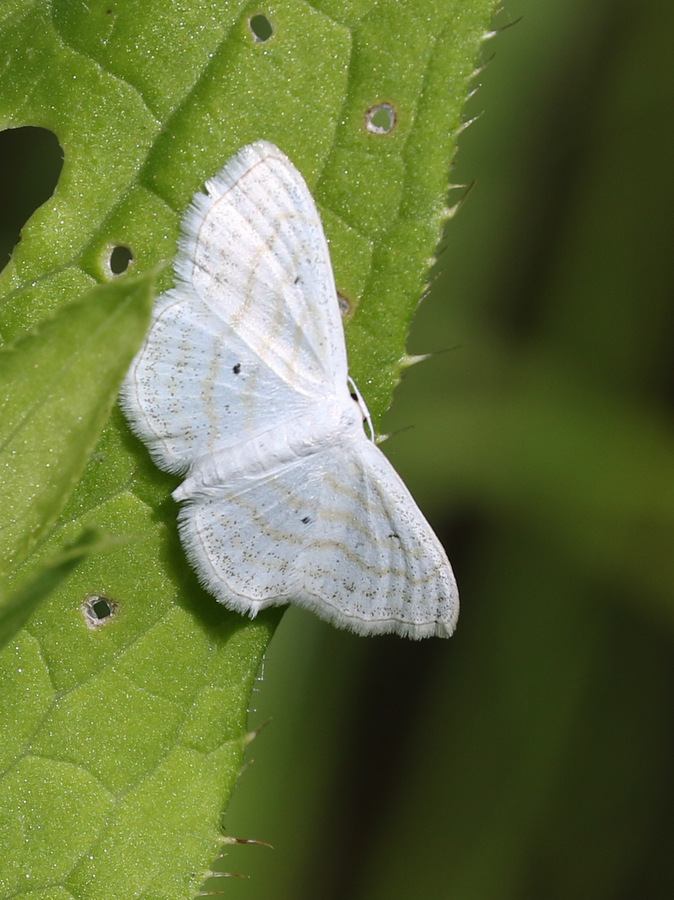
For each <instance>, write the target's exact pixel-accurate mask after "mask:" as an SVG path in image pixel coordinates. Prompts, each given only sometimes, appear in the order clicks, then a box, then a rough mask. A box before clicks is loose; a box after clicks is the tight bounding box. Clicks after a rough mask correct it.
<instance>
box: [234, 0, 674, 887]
mask: <svg viewBox="0 0 674 900" xmlns="http://www.w3.org/2000/svg"><path fill="white" fill-rule="evenodd" d="M520 17H521V19H520ZM515 20H518V21H515ZM508 22H513V23H514V24H513V27H511V28H509V29H507V30H506V31H505V32H504V33H502V34H501V35H499V36H498V37H497V38H496V39H495V41H493V42H492V43H491V45H490V50H492V51H494V58H493V59H492V61H491V62H490V64H489V66H488V67H487V69H486V70H485V72H484V73H483V75H482V78H481V81H482V82H483V86H482V88H481V89H480V91H479V92H478V94H477V95H476V97H475V98H474V99H473V100H472V101H471V106H470V108H469V114H474V115H476V114H478V113H479V112H481V111H484V112H483V114H482V116H481V118H480V119H479V121H478V122H476V123H475V124H473V125H472V127H471V128H470V129H469V130H468V131H467V132H466V133H465V134H464V135H463V136H462V138H461V141H460V154H459V163H458V165H457V167H456V168H455V170H454V172H453V180H454V181H457V182H464V183H470V182H472V181H473V180H475V182H476V183H475V185H474V186H473V190H472V191H471V193H470V196H469V197H468V198H467V200H466V202H465V204H464V205H463V207H462V208H461V210H460V213H459V215H458V216H457V217H456V218H455V219H454V220H453V221H451V222H450V223H449V224H448V227H447V230H446V235H445V242H444V244H445V246H444V252H443V253H442V254H441V256H440V262H439V265H438V267H437V275H438V277H437V280H436V281H435V283H434V285H433V289H432V291H431V295H430V296H429V297H428V298H427V299H426V300H425V301H424V303H423V304H422V307H421V309H420V311H419V313H418V314H417V318H416V320H415V324H414V327H413V331H412V336H411V342H410V346H409V349H410V352H413V353H425V352H432V351H447V352H441V353H439V354H438V355H436V356H433V357H432V358H431V359H429V360H428V361H426V362H424V363H423V364H421V365H419V366H416V367H415V368H414V369H412V370H411V371H410V372H409V373H408V375H407V376H406V378H405V380H404V381H403V383H402V385H401V386H400V387H399V388H398V390H397V391H396V395H395V401H394V406H393V409H392V411H391V413H390V414H389V415H388V416H387V418H386V419H385V421H384V429H385V430H387V431H389V432H396V431H397V430H398V429H403V428H407V427H408V426H410V425H411V426H413V427H412V428H410V429H409V430H407V431H404V432H402V433H399V434H394V436H393V437H392V438H391V440H390V441H389V442H388V443H387V445H386V450H387V452H388V454H389V455H390V457H391V458H392V459H393V461H394V462H395V463H396V465H397V466H398V468H399V470H400V471H401V472H402V473H403V475H404V476H405V478H406V480H407V482H408V484H409V485H410V487H411V489H412V491H413V493H415V495H416V497H417V498H418V499H419V501H420V503H421V506H422V508H423V509H424V510H425V511H427V512H428V513H429V514H430V516H431V518H432V520H433V521H434V523H435V525H436V527H437V528H438V530H439V531H440V532H441V533H442V535H443V538H444V540H445V543H446V545H447V547H448V550H449V553H450V557H451V558H452V561H453V563H454V565H455V569H456V572H457V577H458V580H459V587H460V591H461V599H462V613H461V618H460V621H459V626H458V630H457V632H456V634H455V635H454V637H453V638H452V639H451V641H449V642H447V643H442V644H441V643H439V642H436V643H434V644H433V645H430V646H422V647H417V646H409V645H407V644H403V643H402V642H396V641H395V640H388V639H386V640H381V641H377V642H363V641H359V640H357V639H354V638H351V637H349V636H348V635H342V634H338V633H333V632H330V631H328V630H327V629H323V628H322V627H321V626H320V624H318V623H314V622H312V621H310V620H309V617H306V616H303V615H302V614H301V613H298V612H295V611H291V612H290V613H289V614H288V615H286V617H285V618H284V621H283V622H282V624H281V626H280V628H279V630H278V631H277V633H276V636H275V639H274V642H273V643H272V645H271V647H270V650H269V658H268V661H267V666H266V672H265V680H264V683H263V684H262V685H261V687H260V693H259V694H258V700H257V705H258V708H259V713H258V715H259V719H260V721H263V720H265V719H266V718H267V717H268V716H273V721H272V723H271V724H270V726H269V727H268V728H267V729H265V731H264V732H263V733H262V735H261V737H260V739H259V741H258V742H256V744H255V745H253V746H252V748H251V756H252V757H253V758H254V760H255V764H254V766H253V767H252V768H251V769H250V770H249V771H247V772H246V774H245V777H244V779H243V782H242V784H241V786H240V788H239V791H238V792H237V794H236V795H235V797H234V800H233V802H232V805H231V807H230V811H229V814H228V816H227V818H226V822H227V824H228V827H229V828H230V829H231V830H232V832H233V833H234V834H237V835H240V836H244V837H253V838H259V839H262V840H267V841H270V842H271V843H272V844H273V845H274V846H275V848H276V849H275V851H274V852H273V853H271V852H269V851H267V850H265V849H264V848H262V847H260V848H248V847H245V848H240V849H237V850H236V851H232V855H231V856H230V859H229V860H228V866H229V869H230V871H232V870H233V871H241V870H244V871H248V872H252V873H253V874H252V878H253V883H252V885H248V884H245V883H239V882H237V883H231V884H229V883H228V896H232V897H237V898H238V897H242V898H243V897H246V896H251V895H252V896H255V897H256V898H258V900H291V898H292V900H310V898H315V897H318V896H320V897H321V900H337V898H339V900H346V898H348V900H401V898H411V897H414V898H417V897H419V898H421V897H423V898H425V900H497V898H498V900H501V898H508V900H511V898H512V900H540V898H546V900H549V898H559V900H562V898H563V900H568V898H574V900H578V898H587V900H598V898H602V900H604V898H606V900H608V898H610V900H637V898H638V900H643V898H649V900H651V898H663V900H664V898H670V897H672V896H674V872H673V871H672V868H673V867H672V859H673V858H674V856H673V855H672V850H673V849H674V848H673V847H672V836H673V830H674V815H673V806H674V804H673V801H674V780H673V777H672V759H673V758H674V712H673V709H674V704H673V702H672V694H673V692H674V657H673V654H672V649H673V648H672V641H673V636H674V615H673V614H674V577H673V576H674V553H673V552H672V551H673V549H674V428H673V422H672V400H673V392H672V345H673V340H672V339H673V337H674V329H673V325H674V315H673V306H672V301H673V298H674V291H673V287H674V285H673V274H674V267H673V266H672V260H673V259H674V255H673V254H672V246H674V225H673V221H674V220H673V217H672V212H671V211H672V208H673V207H674V167H673V166H672V164H671V157H672V147H673V146H674V117H673V116H672V112H671V111H672V100H673V99H674V71H673V67H674V63H673V61H672V54H671V49H670V42H671V35H672V33H674V7H673V6H672V5H671V4H668V3H665V2H661V0H646V2H636V0H623V2H619V3H617V4H616V3H608V2H606V0H601V2H595V3H593V4H587V3H583V2H581V0H571V2H570V0H565V2H562V0H553V2H547V3H541V2H536V0H511V2H509V3H508V4H507V5H506V10H505V12H502V13H501V15H500V16H499V17H498V19H497V21H496V24H497V25H501V26H504V25H506V24H507V23H508ZM326 708H327V711H326ZM300 734H301V737H300V736H299V735H300ZM262 808H264V813H261V809H262Z"/></svg>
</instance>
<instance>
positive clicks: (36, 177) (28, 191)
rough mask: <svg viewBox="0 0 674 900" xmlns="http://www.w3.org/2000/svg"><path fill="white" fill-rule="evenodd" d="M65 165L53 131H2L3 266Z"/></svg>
mask: <svg viewBox="0 0 674 900" xmlns="http://www.w3.org/2000/svg"><path fill="white" fill-rule="evenodd" d="M62 168H63V150H62V149H61V145H60V144H59V142H58V138H57V137H56V135H55V134H54V132H53V131H48V130H47V129H46V128H36V127H34V126H32V125H30V126H29V125H26V126H24V127H22V128H8V129H6V130H5V131H2V132H0V210H2V215H1V216H0V269H3V268H4V267H5V266H6V265H7V263H8V262H9V258H10V256H11V255H12V250H13V249H14V247H15V246H16V244H18V242H19V240H20V238H21V229H22V228H23V226H24V225H25V224H26V222H27V221H28V219H30V217H31V216H32V215H33V213H34V212H35V210H36V209H37V208H38V207H39V206H42V204H43V203H45V202H46V201H47V200H49V198H50V197H51V195H52V194H53V193H54V189H55V188H56V184H57V182H58V180H59V175H60V174H61V169H62Z"/></svg>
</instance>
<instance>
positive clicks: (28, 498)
mask: <svg viewBox="0 0 674 900" xmlns="http://www.w3.org/2000/svg"><path fill="white" fill-rule="evenodd" d="M151 287H152V279H151V278H149V277H147V276H146V277H144V278H136V279H122V280H120V281H118V282H115V283H114V284H109V285H100V286H98V287H95V288H93V289H92V290H91V291H89V292H88V293H87V294H85V295H84V297H82V299H81V300H78V301H76V302H74V303H71V304H70V305H69V306H65V307H63V308H62V309H60V310H59V311H58V313H57V314H55V315H54V316H53V317H52V318H50V319H47V320H46V321H45V322H43V323H42V324H41V325H40V326H39V327H37V328H35V330H34V331H32V332H30V333H29V334H27V335H26V336H24V337H22V338H19V339H17V340H16V341H15V342H14V343H12V344H10V345H9V346H6V347H3V348H1V349H0V468H1V470H2V472H3V473H5V477H4V478H3V479H2V481H1V482H0V560H2V564H1V565H2V570H4V572H5V573H7V572H8V571H10V570H11V569H14V568H16V566H17V564H18V563H20V562H21V561H22V560H23V559H24V558H25V557H26V556H27V554H28V553H29V552H30V551H31V550H32V549H33V547H34V546H35V545H36V544H37V542H38V541H39V540H40V539H41V538H42V537H43V536H44V535H45V533H46V532H47V531H48V529H49V528H50V527H51V525H53V523H54V522H55V520H56V518H57V517H58V515H59V513H60V512H61V510H62V509H63V507H64V505H65V502H66V500H67V499H68V496H69V494H70V492H71V491H72V488H73V486H74V484H75V482H76V481H77V479H78V478H79V476H80V475H81V473H82V470H83V469H84V466H85V464H86V461H87V458H88V456H89V454H90V453H91V451H92V449H93V447H94V444H95V443H96V441H97V439H98V437H99V436H100V433H101V430H102V428H103V425H104V424H105V421H106V419H107V418H108V416H109V415H110V409H111V408H112V404H113V403H114V401H115V397H116V395H117V392H118V390H119V385H120V383H121V381H122V378H123V377H124V373H125V371H126V369H127V368H128V366H129V363H130V362H131V360H132V359H133V355H134V353H135V352H136V350H137V349H138V347H139V346H140V342H141V340H142V338H143V334H144V333H145V331H146V329H147V325H148V322H149V315H150V309H151V302H152V297H153V295H152V292H151Z"/></svg>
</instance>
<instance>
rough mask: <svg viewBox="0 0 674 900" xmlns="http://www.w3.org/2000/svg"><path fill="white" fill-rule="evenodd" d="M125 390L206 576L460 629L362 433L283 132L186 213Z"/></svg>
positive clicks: (325, 267) (305, 197) (327, 606)
mask: <svg viewBox="0 0 674 900" xmlns="http://www.w3.org/2000/svg"><path fill="white" fill-rule="evenodd" d="M175 272H176V285H175V287H174V288H173V289H172V290H169V291H167V292H166V293H165V294H162V296H160V297H159V298H158V300H157V302H156V305H155V308H154V312H153V317H152V325H151V328H150V331H149V334H148V336H147V339H146V341H145V344H144V345H143V347H142V348H141V350H140V351H139V353H138V355H137V356H136V358H135V359H134V361H133V364H132V365H131V368H130V370H129V373H128V375H127V377H126V381H125V383H124V386H123V390H122V403H123V407H124V410H125V411H126V414H127V416H128V418H129V419H130V421H131V425H132V427H133V429H134V431H135V432H136V433H137V434H138V435H139V437H140V438H142V440H143V441H144V442H145V443H146V444H147V446H148V448H149V449H150V452H151V453H152V456H153V457H154V459H155V461H156V463H157V465H159V466H160V467H161V468H162V469H166V470H168V471H170V472H186V473H187V477H186V479H185V481H184V482H183V483H182V484H181V485H180V487H178V488H177V489H176V490H175V491H174V493H173V497H174V498H175V499H176V500H178V501H180V502H181V503H182V507H181V510H180V514H179V527H180V535H181V538H182V542H183V545H184V547H185V549H186V552H187V556H188V557H189V560H190V562H191V563H192V565H193V566H194V568H195V570H196V572H197V575H198V576H199V579H200V581H201V582H202V584H203V585H204V587H205V588H206V589H207V590H208V591H210V592H211V593H212V594H213V595H214V596H215V597H216V599H217V600H219V601H220V602H221V603H224V604H225V606H227V607H229V608H230V609H233V610H236V611H237V612H240V613H245V614H247V615H249V616H251V617H254V616H255V615H257V613H258V612H259V611H260V610H261V609H265V608H266V607H268V606H275V605H278V604H284V603H289V602H292V603H296V604H299V605H300V606H303V607H305V608H307V609H310V610H313V611H314V612H315V613H317V614H318V615H319V616H321V617H322V618H324V619H327V620H328V621H329V622H332V623H333V624H334V625H337V626H339V627H341V628H350V629H351V630H352V631H355V632H357V633H358V634H380V633H384V632H396V633H398V634H400V635H404V636H407V637H411V638H424V637H429V636H432V635H437V636H440V637H447V636H449V635H450V634H451V633H452V631H453V630H454V626H455V623H456V618H457V615H458V609H459V601H458V593H457V589H456V583H455V581H454V576H453V574H452V569H451V566H450V564H449V560H448V559H447V556H446V554H445V551H444V550H443V548H442V546H441V544H440V542H439V541H438V539H437V537H436V536H435V534H434V533H433V531H432V530H431V528H430V526H429V524H428V522H427V521H426V520H425V519H424V517H423V515H422V513H421V511H420V510H419V508H418V507H417V505H416V504H415V502H414V500H413V499H412V497H411V495H410V493H409V491H408V490H407V488H406V487H405V485H404V484H403V482H402V481H401V479H400V477H399V476H398V475H397V473H396V472H395V470H394V469H393V467H392V466H391V464H390V463H389V462H388V460H387V459H386V457H385V456H384V455H383V453H382V452H381V451H380V450H379V449H378V448H377V446H376V445H375V444H374V443H373V442H372V441H371V440H370V439H369V438H368V437H367V436H366V434H365V431H364V429H363V420H364V418H366V417H368V416H367V408H366V407H365V404H364V402H363V400H362V399H361V398H360V396H359V395H358V394H357V392H356V400H355V402H354V398H353V396H352V392H351V388H350V384H349V380H348V373H347V360H346V346H345V343H344V331H343V327H342V321H341V317H340V312H339V303H338V299H337V292H336V289H335V282H334V277H333V274H332V267H331V264H330V255H329V252H328V246H327V242H326V239H325V235H324V233H323V228H322V225H321V220H320V217H319V215H318V211H317V209H316V206H315V204H314V201H313V198H312V196H311V193H310V191H309V188H308V187H307V185H306V183H305V181H304V179H303V178H302V176H301V175H300V173H299V172H298V171H297V169H296V168H295V167H294V165H293V164H292V163H291V162H290V160H289V159H288V158H287V157H286V156H285V155H284V154H283V153H282V152H281V151H280V150H279V149H278V148H277V147H275V146H274V145H273V144H270V143H267V142H266V141H258V142H256V143H254V144H250V145H249V146H247V147H244V148H243V149H242V150H240V151H239V152H238V153H237V154H236V155H235V156H234V157H232V159H230V160H229V162H228V163H227V164H226V165H225V167H224V168H223V169H222V171H221V172H220V173H219V174H218V175H216V176H215V178H213V179H212V180H210V181H208V182H207V184H206V193H205V194H204V193H197V194H196V196H195V197H194V200H193V202H192V204H191V206H190V207H189V209H188V210H187V213H186V214H185V217H184V220H183V224H182V237H181V240H180V244H179V251H178V255H177V258H176V262H175Z"/></svg>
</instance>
